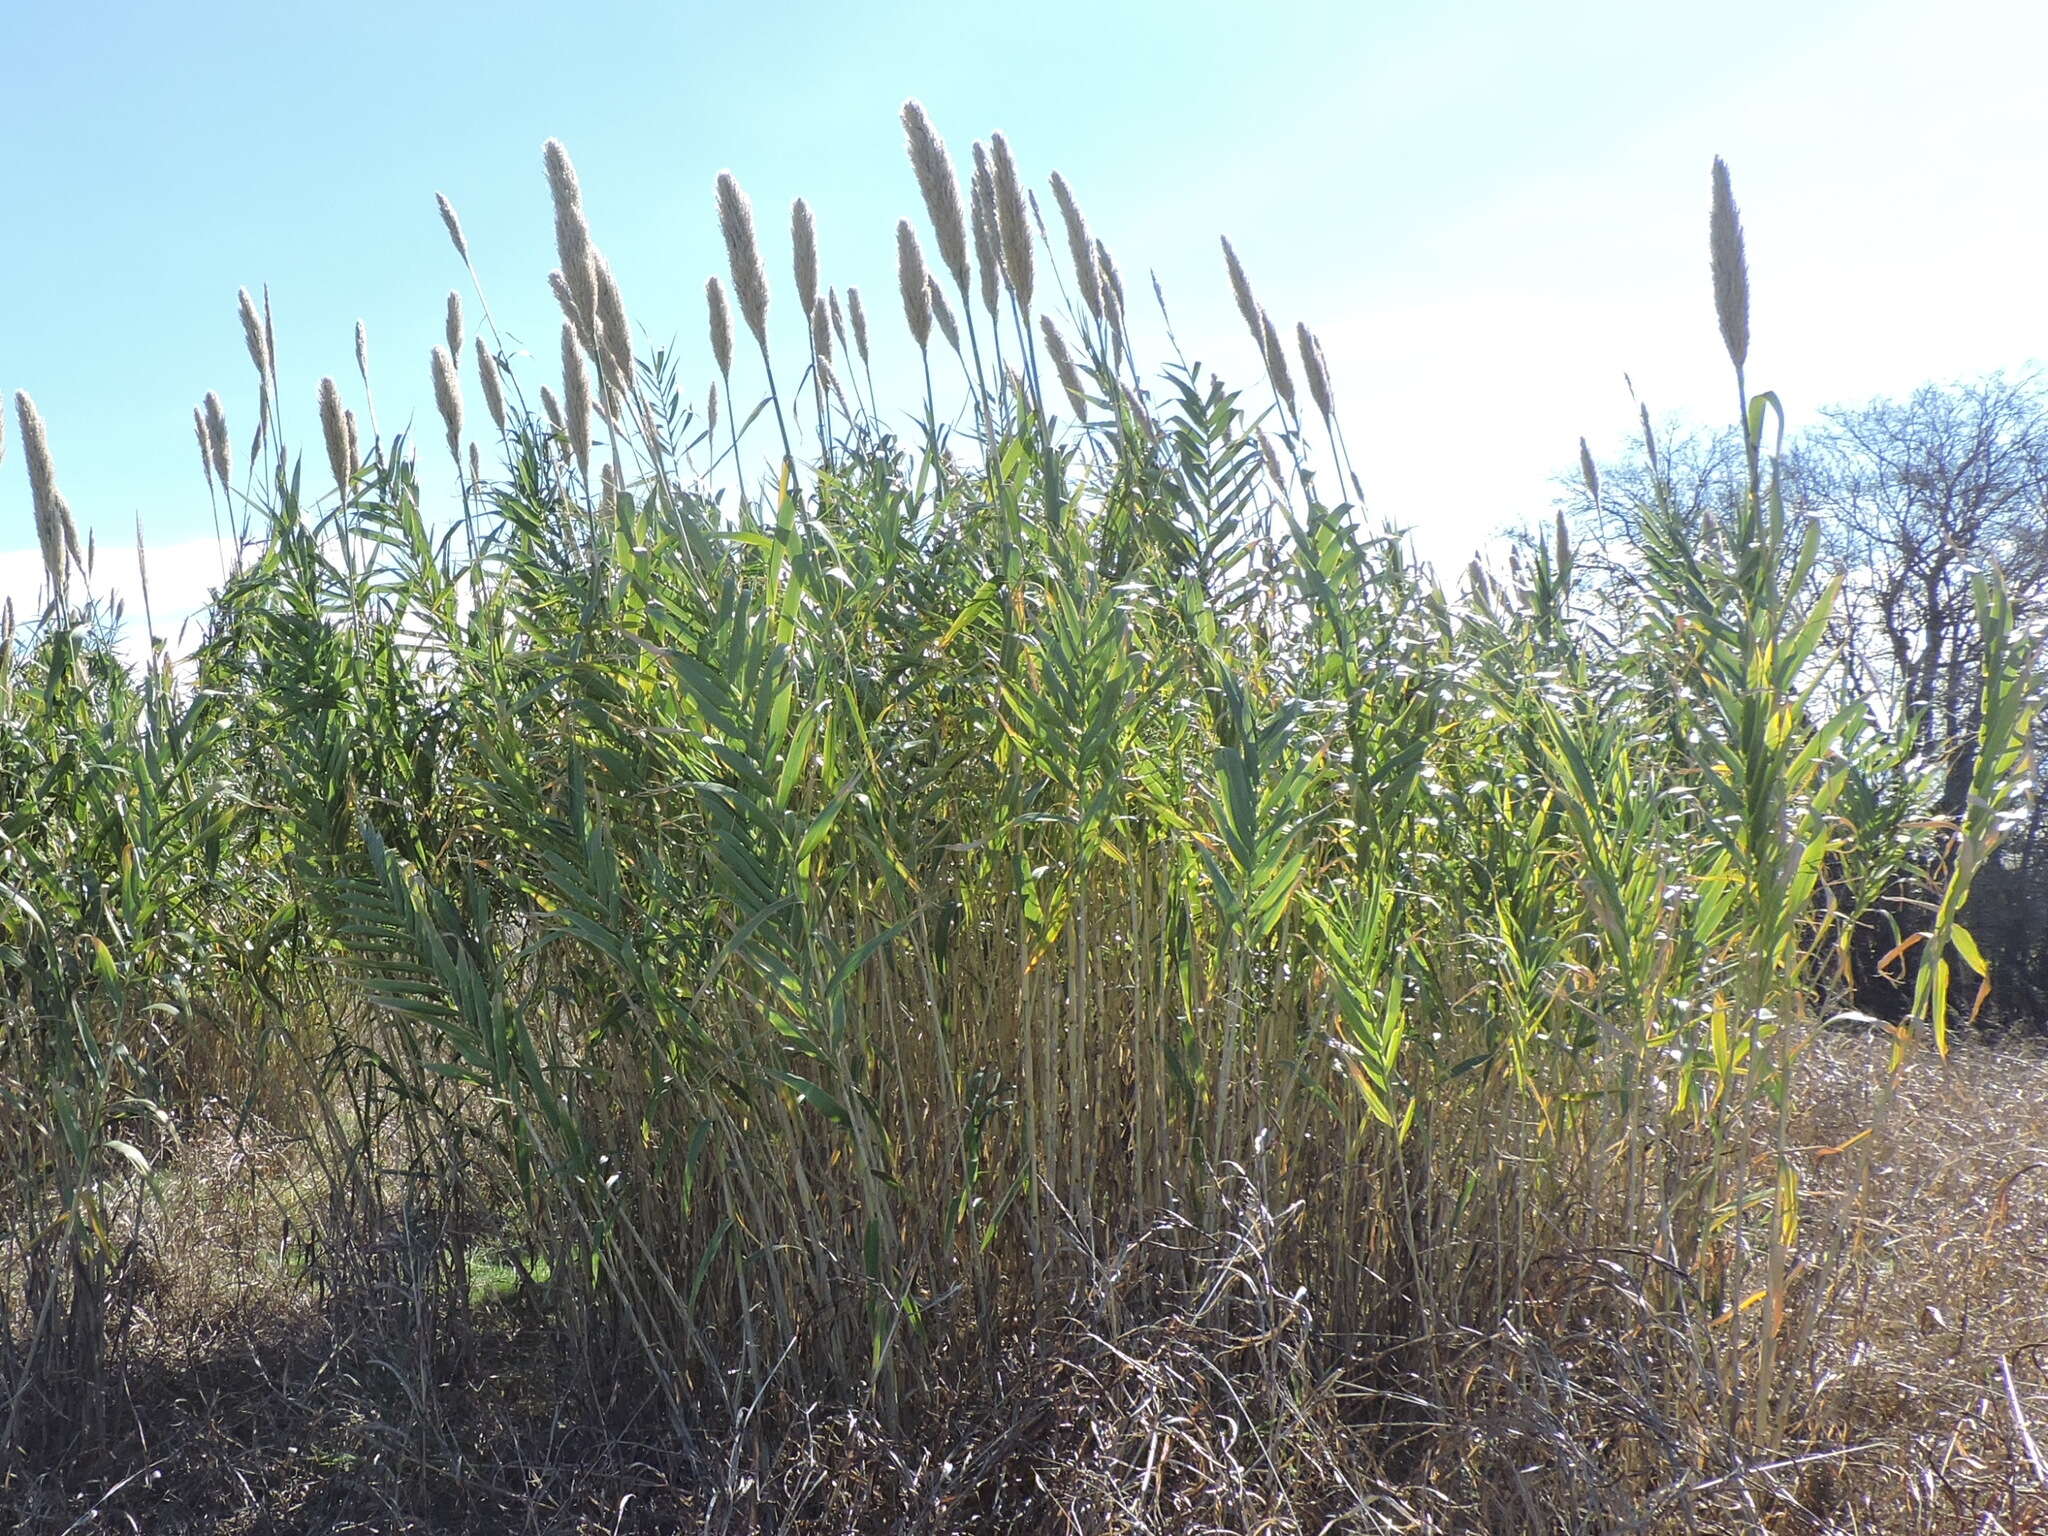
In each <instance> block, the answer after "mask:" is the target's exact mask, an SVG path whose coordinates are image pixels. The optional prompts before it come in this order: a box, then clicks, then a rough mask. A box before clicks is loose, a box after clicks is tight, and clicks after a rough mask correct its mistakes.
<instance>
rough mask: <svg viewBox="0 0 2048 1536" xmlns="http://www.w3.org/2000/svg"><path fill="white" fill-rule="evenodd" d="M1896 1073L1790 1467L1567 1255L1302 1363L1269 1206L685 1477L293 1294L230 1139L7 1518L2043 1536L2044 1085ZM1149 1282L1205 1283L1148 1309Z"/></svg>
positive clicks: (210, 1146)
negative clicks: (978, 1356) (894, 1415)
mask: <svg viewBox="0 0 2048 1536" xmlns="http://www.w3.org/2000/svg"><path fill="white" fill-rule="evenodd" d="M1886 1053H1887V1046H1886V1044H1885V1043H1884V1042H1883V1041H1882V1040H1879V1039H1870V1038H1858V1037H1853V1036H1836V1035H1829V1036H1824V1037H1823V1038H1822V1039H1821V1040H1820V1041H1819V1042H1818V1043H1816V1045H1815V1046H1814V1047H1813V1048H1812V1050H1811V1051H1810V1053H1809V1055H1808V1058H1807V1065H1806V1069H1805V1081H1806V1093H1807V1097H1806V1100H1805V1109H1804V1110H1803V1112H1802V1116H1801V1120H1800V1127H1799V1138H1800V1142H1801V1145H1802V1146H1804V1147H1805V1149H1806V1150H1805V1153H1804V1167H1803V1170H1802V1172H1803V1177H1804V1179H1805V1185H1806V1191H1807V1194H1806V1208H1807V1218H1806V1222H1805V1226H1804V1229H1803V1231H1802V1234H1801V1244H1800V1247H1801V1251H1802V1253H1803V1254H1804V1256H1805V1258H1806V1260H1807V1264H1808V1270H1807V1274H1806V1277H1805V1278H1804V1279H1803V1280H1802V1281H1801V1283H1800V1285H1799V1286H1797V1287H1795V1291H1794V1297H1795V1305H1794V1307H1793V1309H1792V1311H1791V1312H1790V1313H1788V1315H1787V1318H1786V1321H1785V1324H1784V1326H1785V1328H1786V1330H1787V1336H1788V1338H1797V1339H1798V1340H1799V1342H1800V1343H1801V1344H1802V1350H1801V1355H1800V1360H1801V1364H1802V1369H1803V1371H1804V1375H1803V1376H1801V1377H1799V1378H1798V1380H1797V1383H1796V1386H1795V1390H1794V1392H1793V1394H1792V1403H1791V1411H1790V1412H1789V1414H1788V1421H1787V1422H1788V1425H1789V1428H1788V1431H1787V1441H1788V1443H1786V1444H1785V1445H1783V1446H1782V1447H1781V1448H1780V1449H1779V1450H1778V1451H1776V1452H1774V1453H1772V1454H1768V1455H1766V1454H1763V1453H1760V1452H1758V1451H1756V1450H1755V1449H1754V1448H1752V1447H1749V1446H1747V1445H1746V1444H1745V1443H1744V1441H1743V1439H1742V1437H1741V1436H1740V1435H1739V1434H1738V1433H1736V1431H1735V1429H1734V1428H1733V1427H1731V1425H1732V1424H1733V1423H1734V1422H1736V1420H1738V1419H1739V1418H1740V1416H1741V1415H1740V1413H1739V1410H1740V1409H1741V1408H1742V1406H1743V1405H1741V1404H1739V1403H1737V1404H1731V1403H1730V1402H1728V1401H1724V1400H1716V1399H1714V1398H1713V1397H1712V1396H1711V1395H1709V1394H1702V1393H1701V1392H1700V1390H1699V1387H1698V1380H1699V1374H1700V1372H1701V1371H1702V1370H1703V1369H1710V1366H1711V1359H1712V1350H1713V1348H1714V1343H1715V1340H1714V1337H1713V1332H1714V1329H1713V1320H1712V1319H1708V1318H1705V1317H1703V1316H1695V1315H1693V1314H1691V1313H1688V1312H1687V1310H1686V1309H1685V1308H1684V1307H1683V1306H1676V1307H1674V1306H1673V1305H1672V1304H1671V1302H1670V1297H1671V1295H1672V1294H1673V1290H1672V1286H1671V1284H1670V1281H1671V1277H1670V1276H1668V1275H1664V1274H1662V1273H1660V1272H1659V1270H1658V1266H1657V1265H1656V1264H1655V1262H1654V1261H1653V1260H1650V1259H1649V1258H1647V1257H1646V1256H1644V1255H1641V1254H1633V1253H1619V1252H1616V1253H1560V1254H1557V1255H1554V1256H1552V1257H1551V1258H1550V1259H1549V1260H1547V1261H1546V1262H1545V1263H1544V1264H1543V1265H1541V1266H1539V1267H1538V1268H1537V1269H1536V1270H1535V1271H1534V1272H1532V1274H1531V1275H1530V1277H1529V1280H1528V1283H1527V1284H1526V1285H1525V1287H1524V1288H1523V1291H1522V1294H1520V1295H1519V1296H1517V1297H1515V1298H1514V1299H1513V1301H1512V1303H1511V1304H1510V1306H1509V1308H1508V1311H1507V1313H1506V1315H1504V1316H1502V1317H1498V1318H1494V1319H1491V1320H1490V1321H1485V1322H1484V1323H1483V1325H1482V1324H1481V1323H1479V1322H1474V1323H1469V1324H1467V1325H1463V1326H1461V1328H1460V1329H1459V1331H1458V1333H1457V1335H1456V1337H1454V1338H1450V1339H1447V1340H1437V1341H1434V1347H1433V1348H1431V1349H1427V1350H1425V1349H1422V1348H1421V1347H1420V1346H1419V1345H1418V1346H1415V1347H1408V1346H1403V1347H1401V1348H1397V1349H1395V1350H1394V1351H1392V1352H1391V1353H1388V1352H1384V1351H1383V1352H1381V1353H1380V1354H1379V1355H1377V1356H1374V1357H1367V1356H1366V1355H1365V1354H1364V1353H1362V1352H1361V1349H1360V1348H1359V1346H1357V1345H1356V1343H1355V1342H1354V1343H1353V1344H1346V1343H1344V1342H1343V1341H1338V1340H1332V1339H1330V1338H1327V1337H1325V1336H1322V1335H1321V1334H1319V1332H1318V1330H1317V1327H1316V1319H1315V1309H1314V1298H1312V1297H1308V1296H1305V1295H1301V1294H1298V1293H1296V1292H1295V1291H1293V1290H1292V1289H1290V1287H1289V1286H1288V1285H1287V1283H1286V1279H1285V1276H1284V1275H1283V1274H1280V1273H1278V1272H1276V1269H1275V1268H1274V1264H1273V1257H1272V1256H1273V1254H1274V1253H1275V1252H1276V1251H1279V1250H1280V1249H1281V1248H1282V1247H1283V1246H1284V1243H1283V1239H1284V1235H1285V1229H1286V1227H1287V1224H1288V1222H1289V1220H1290V1214H1289V1213H1287V1212H1277V1213H1276V1212H1272V1211H1268V1210H1265V1209H1264V1208H1262V1207H1261V1206H1260V1205H1259V1203H1258V1201H1257V1200H1256V1198H1255V1197H1254V1196H1253V1195H1252V1194H1251V1193H1250V1192H1249V1191H1245V1192H1243V1193H1242V1195H1241V1197H1240V1199H1239V1201H1238V1220H1237V1221H1236V1223H1235V1224H1234V1228H1233V1230H1231V1231H1230V1232H1227V1233H1226V1234H1224V1235H1223V1236H1221V1237H1204V1236H1202V1235H1200V1234H1198V1233H1195V1232H1192V1231H1187V1230H1181V1229H1176V1228H1162V1229H1161V1230H1159V1231H1157V1232H1154V1233H1152V1234H1149V1235H1148V1236H1147V1237H1146V1238H1145V1239H1144V1240H1143V1241H1142V1242H1140V1243H1138V1244H1135V1245H1133V1247H1132V1249H1130V1250H1129V1251H1127V1252H1126V1253H1124V1254H1122V1255H1120V1256H1118V1257H1117V1258H1116V1260H1115V1261H1114V1262H1112V1263H1110V1264H1108V1265H1105V1266H1104V1267H1103V1268H1102V1270H1101V1271H1100V1272H1099V1274H1098V1277H1097V1280H1096V1282H1095V1284H1094V1287H1093V1289H1091V1290H1090V1291H1089V1292H1088V1293H1086V1294H1083V1295H1077V1296H1075V1297H1073V1298H1072V1305H1071V1307H1070V1308H1069V1309H1068V1315H1066V1316H1064V1317H1062V1318H1058V1319H1052V1320H1047V1321H1041V1322H1040V1323H1039V1324H1037V1325H1036V1326H1035V1327H1024V1326H1019V1327H1017V1328H1015V1329H1013V1330H1011V1331H1010V1333H1009V1335H1008V1336H1007V1337H1006V1338H1005V1339H1002V1340H992V1341H990V1347H991V1348H994V1349H997V1350H998V1351H999V1353H1000V1354H1001V1356H1002V1358H1003V1362H1004V1363H1003V1369H1002V1370H1001V1371H1000V1372H999V1373H998V1375H999V1377H1000V1379H1001V1380H1002V1381H1003V1382H1004V1389H1003V1392H1002V1396H1001V1400H1000V1401H980V1402H969V1401H937V1402H930V1403H926V1404H924V1405H922V1407H921V1408H920V1409H919V1410H918V1411H917V1414H916V1419H915V1422H908V1423H899V1424H897V1425H895V1426H893V1427H891V1426H886V1425H884V1424H882V1423H881V1422H879V1421H878V1419H877V1418H876V1416H875V1415H873V1414H871V1413H868V1412H865V1411H862V1410H859V1409H855V1408H847V1407H843V1406H842V1407H838V1408H831V1407H827V1406H822V1405H808V1404H796V1403H789V1402H783V1403H776V1402H763V1403H761V1404H758V1405H756V1407H755V1409H754V1414H755V1419H754V1421H753V1422H750V1423H748V1424H745V1425H742V1426H739V1427H738V1432H737V1433H734V1434H731V1435H729V1436H727V1437H726V1438H725V1439H723V1440H722V1441H720V1442H719V1443H717V1444H711V1443H700V1444H690V1443H686V1442H685V1441H683V1440H682V1439H680V1438H679V1437H678V1436H677V1435H675V1434H674V1433H673V1432H671V1431H669V1430H668V1428H667V1426H666V1425H665V1424H664V1423H663V1422H662V1421H661V1420H660V1416H659V1414H657V1413H656V1412H654V1411H653V1408H652V1399H651V1397H650V1396H649V1394H648V1392H647V1391H646V1389H645V1384H643V1383H638V1382H636V1381H635V1380H634V1378H633V1376H632V1374H631V1373H630V1372H625V1373H619V1374H608V1373H604V1372H597V1371H593V1369H592V1367H591V1365H590V1362H591V1361H592V1360H593V1359H599V1360H601V1359H607V1358H613V1359H616V1358H622V1357H626V1356H628V1355H629V1354H630V1351H627V1350H623V1349H620V1348H617V1347H615V1341H607V1340H601V1339H600V1340H589V1339H585V1340H565V1339H563V1338H561V1337H559V1336H558V1332H557V1330H555V1329H553V1328H551V1327H550V1326H549V1320H548V1318H547V1316H546V1315H545V1313H544V1309H543V1307H542V1305H541V1304H540V1301H539V1298H537V1297H536V1296H533V1295H529V1294H528V1293H527V1292H526V1291H525V1289H524V1288H523V1287H522V1288H520V1289H519V1290H517V1291H515V1292H514V1293H513V1294H510V1295H507V1296H504V1297H502V1298H497V1299H493V1300H490V1301H487V1302H484V1303H480V1304H477V1305H469V1304H467V1303H463V1304H454V1305H449V1304H443V1305H439V1306H431V1305H426V1304H424V1300H423V1296H422V1294H421V1291H420V1286H419V1282H418V1280H417V1277H416V1273H415V1271H413V1270H409V1269H408V1268H407V1266H406V1265H405V1264H404V1263H403V1262H397V1261H396V1260H394V1261H393V1262H388V1263H385V1264H383V1265H382V1267H381V1268H380V1267H379V1266H377V1265H374V1264H365V1265H363V1266H360V1267H359V1268H358V1270H357V1272H355V1273H354V1274H353V1275H352V1277H351V1279H350V1281H349V1284H348V1286H346V1287H343V1286H339V1285H337V1284H333V1283H328V1284H324V1285H321V1286H315V1285H313V1284H310V1283H309V1282H308V1279H307V1273H306V1266H305V1264H304V1262H303V1260H302V1258H301V1257H300V1255H301V1254H302V1252H303V1251H304V1250H305V1236H306V1232H305V1229H306V1227H307V1225H308V1224H309V1223H312V1222H314V1221H315V1220H316V1215H315V1213H314V1212H312V1211H311V1209H310V1208H309V1207H308V1206H307V1205H306V1204H305V1203H304V1201H303V1200H302V1199H301V1197H300V1196H299V1195H297V1194H296V1193H295V1192H294V1191H295V1182H294V1176H293V1169H294V1162H293V1149H292V1148H291V1146H290V1145H289V1144H287V1143H285V1142H283V1141H281V1140H279V1139H277V1138H275V1137H268V1136H266V1135H265V1134H264V1133H262V1132H261V1131H260V1129H255V1128H251V1127H248V1126H237V1125H235V1124H234V1123H233V1122H232V1121H231V1120H230V1119H228V1118H226V1117H219V1118H216V1119H215V1120H213V1121H211V1122H210V1123H209V1124H207V1125H206V1126H205V1127H204V1128H203V1129H202V1130H201V1131H199V1132H198V1133H195V1134H194V1135H193V1136H191V1137H190V1138H188V1140H187V1141H186V1143H185V1144H184V1145H183V1147H182V1148H181V1150H180V1151H179V1153H178V1154H177V1156H176V1157H175V1158H174V1159H173V1160H172V1162H171V1163H170V1165H169V1169H168V1172H167V1173H166V1174H165V1175H164V1177H163V1178H162V1181H161V1191H160V1196H161V1210H160V1213H159V1214H160V1216H161V1218H162V1219H160V1220H157V1221H154V1222H152V1223H151V1224H150V1226H149V1230H150V1232H151V1233H152V1239H151V1242H150V1244H149V1246H147V1247H146V1248H145V1249H144V1250H142V1251H141V1252H140V1253H139V1254H138V1258H137V1261H136V1262H135V1263H134V1265H133V1266H132V1267H131V1272H130V1276H129V1279H128V1281H127V1286H128V1290H127V1293H126V1294H127V1296H128V1299H129V1302H130V1303H131V1305H132V1308H133V1321H132V1324H131V1327H130V1331H129V1348H128V1349H127V1351H126V1358H125V1364H124V1366H123V1368H122V1374H121V1377H120V1383H121V1398H120V1402H121V1409H120V1411H119V1412H118V1413H117V1414H115V1415H114V1417H113V1420H112V1421H111V1423H110V1426H109V1428H108V1430H107V1433H106V1437H105V1440H104V1443H102V1444H99V1445H96V1446H83V1447H81V1446H76V1445H74V1446H72V1447H70V1448H69V1450H68V1452H67V1454H66V1455H65V1456H64V1457H63V1458H61V1459H56V1460H49V1461H47V1462H46V1464H45V1465H42V1466H40V1467H38V1468H36V1469H35V1471H34V1474H33V1475H32V1476H30V1477H28V1478H26V1479H24V1480H20V1481H18V1482H17V1485H16V1487H15V1488H14V1489H12V1490H10V1491H8V1492H6V1493H4V1494H0V1512H4V1513H5V1514H7V1515H11V1516H12V1517H13V1520H14V1523H15V1525H16V1526H17V1528H19V1529H20V1530H22V1531H24V1532H32V1533H41V1532H65V1533H74V1532H75V1533H84V1532H98V1531H109V1532H112V1531H150V1532H159V1531H160V1532H169V1533H184V1532H201V1531H204V1532H223V1533H229V1532H231V1533H247V1536H258V1533H283V1532H293V1533H298V1532H332V1533H341V1532H368V1531H378V1532H387V1531H393V1532H395V1531H407V1532H430V1531H431V1532H442V1531H447V1532H479V1533H481V1532H499V1531H531V1532H562V1533H569V1532H576V1533H599V1532H603V1533H617V1536H624V1533H627V1532H633V1531H643V1532H659V1531H681V1530H697V1529H717V1530H731V1531H742V1530H743V1531H754V1530H761V1531H770V1530H773V1531H789V1532H806V1533H809V1532H818V1533H823V1532H834V1533H837V1532H848V1533H851V1532H868V1531H903V1532H911V1531H917V1532H934V1533H936V1532H951V1531H1017V1532H1026V1531H1028V1532H1040V1531H1044V1532H1054V1531H1058V1532H1090V1533H1134V1536H1135V1533H1141V1532H1154V1533H1162V1536H1164V1533H1175V1536H1179V1533H1189V1532H1221V1531H1258V1532H1265V1533H1286V1532H1301V1533H1308V1532H1337V1531H1361V1532H1363V1531H1386V1532H1463V1531H1486V1532H1495V1531H1498V1532H1508V1531H1516V1532H1523V1531H1526V1532H1536V1531H1542V1532H1587V1533H1592V1532H1622V1531H1645V1532H1647V1531H1670V1532H1679V1531H1693V1530H1759V1531H1774V1532H1797V1533H1814V1536H1837V1533H1839V1536H1849V1533H1864V1532H1870V1533H1877V1532H1884V1533H1899V1536H1904V1533H1914V1536H1922V1533H1925V1536H1936V1533H1950V1532H1970V1533H1975V1536H1993V1533H1998V1532H2010V1533H2018V1532H2043V1531H2048V1478H2044V1477H2043V1475H2042V1471H2043V1469H2039V1468H2037V1467H2036V1466H2035V1464H2034V1460H2033V1454H2032V1453H2031V1452H2030V1451H2029V1448H2028V1443H2027V1433H2026V1431H2027V1430H2028V1429H2030V1430H2031V1433H2032V1435H2033V1437H2034V1439H2035V1440H2036V1442H2038V1441H2040V1440H2041V1439H2042V1438H2043V1437H2044V1436H2048V1050H2044V1049H2043V1048H2042V1047H2041V1046H2039V1045H2025V1044H2007V1045H2000V1046H1987V1045H1982V1044H1976V1043H1966V1044H1964V1045H1961V1046H1959V1047H1958V1048H1957V1049H1956V1050H1955V1052H1954V1053H1953V1054H1952V1055H1951V1057H1950V1058H1949V1059H1948V1060H1947V1061H1945V1062H1943V1061H1938V1060H1935V1059H1933V1058H1931V1057H1923V1058H1920V1059H1916V1060H1915V1061H1914V1062H1913V1063H1911V1064H1910V1066H1909V1068H1908V1070H1907V1071H1906V1073H1905V1074H1904V1075H1903V1077H1902V1078H1901V1079H1900V1080H1899V1082H1898V1085H1897V1088H1896V1090H1895V1092H1894V1093H1893V1095H1892V1098H1891V1102H1890V1103H1889V1105H1888V1106H1885V1105H1882V1104H1881V1100H1882V1097H1883V1094H1882V1089H1881V1084H1882V1083H1883V1081H1884V1079H1885V1066H1886ZM1880 1108H1882V1109H1883V1114H1882V1117H1881V1124H1880V1127H1879V1129H1878V1130H1876V1131H1875V1132H1873V1133H1872V1134H1870V1135H1869V1136H1866V1137H1863V1138H1861V1139H1856V1140H1852V1138H1855V1137H1856V1135H1857V1131H1858V1129H1859V1128H1860V1127H1862V1126H1863V1125H1866V1124H1868V1123H1870V1120H1871V1118H1872V1116H1873V1115H1874V1114H1876V1113H1877V1112H1878V1111H1879V1110H1880ZM1866 1160H1867V1172H1868V1179H1867V1182H1865V1183H1864V1184H1863V1186H1862V1194H1861V1196H1860V1198H1859V1196H1858V1195H1857V1193H1856V1191H1857V1188H1858V1181H1859V1178H1860V1177H1861V1176H1862V1175H1863V1173H1864V1171H1865V1169H1864V1163H1865V1161H1866ZM387 1246H388V1245H387ZM402 1247H403V1245H402V1243H401V1244H398V1245H397V1247H396V1248H394V1249H393V1252H394V1253H396V1252H397V1250H398V1249H402ZM399 1257H401V1258H402V1254H400V1255H399ZM1164 1273H1177V1274H1183V1275H1192V1276H1194V1277H1196V1278H1195V1281H1194V1283H1193V1284H1191V1285H1183V1286H1181V1287H1179V1288H1162V1287H1160V1286H1158V1285H1157V1284H1154V1283H1151V1282H1150V1281H1148V1282H1147V1283H1145V1284H1143V1285H1140V1284H1138V1283H1136V1281H1137V1279H1138V1277H1146V1276H1157V1275H1159V1274H1164ZM409 1276H410V1277H412V1278H408V1277H409ZM1660 1298H1661V1300H1660ZM1802 1329H1805V1330H1807V1332H1806V1333H1805V1334H1804V1335H1802V1334H1801V1333H1800V1330H1802ZM620 1342H622V1341H620ZM1425 1359H1427V1360H1432V1361H1435V1362H1437V1364H1436V1365H1434V1366H1432V1367H1430V1368H1429V1369H1428V1370H1424V1369H1422V1368H1420V1362H1422V1361H1424V1360H1425ZM960 1374H961V1377H962V1379H967V1378H968V1377H969V1376H970V1374H972V1373H969V1372H966V1371H963V1372H961V1373H960ZM2008 1383H2009V1385H2008Z"/></svg>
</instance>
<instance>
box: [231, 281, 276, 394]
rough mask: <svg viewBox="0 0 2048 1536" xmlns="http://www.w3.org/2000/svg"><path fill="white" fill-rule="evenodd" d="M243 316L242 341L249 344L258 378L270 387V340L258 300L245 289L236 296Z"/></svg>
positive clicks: (251, 358) (251, 360)
mask: <svg viewBox="0 0 2048 1536" xmlns="http://www.w3.org/2000/svg"><path fill="white" fill-rule="evenodd" d="M236 297H237V302H238V306H239V308H240V310H241V314H242V340H243V341H244V342H246V343H247V344H248V348H249V361H250V362H252V363H254V364H255V365H256V377H257V378H258V379H260V380H262V381H263V385H264V387H265V388H266V389H267V388H269V386H270V340H269V332H268V330H267V329H266V327H265V326H264V323H263V315H262V312H261V311H259V310H258V309H257V308H256V299H255V296H254V295H253V294H251V293H250V292H249V290H248V289H246V288H244V289H242V290H241V291H240V293H239V294H238V295H237V296H236Z"/></svg>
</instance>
